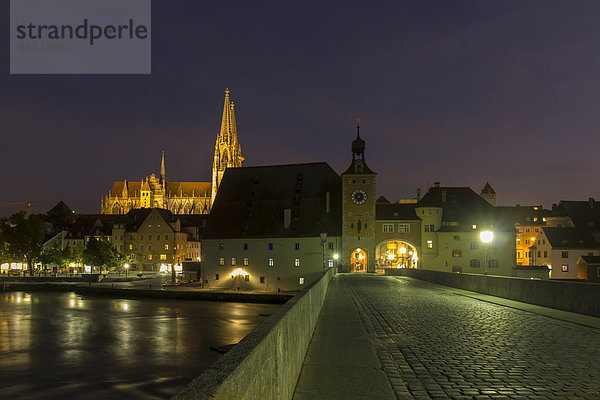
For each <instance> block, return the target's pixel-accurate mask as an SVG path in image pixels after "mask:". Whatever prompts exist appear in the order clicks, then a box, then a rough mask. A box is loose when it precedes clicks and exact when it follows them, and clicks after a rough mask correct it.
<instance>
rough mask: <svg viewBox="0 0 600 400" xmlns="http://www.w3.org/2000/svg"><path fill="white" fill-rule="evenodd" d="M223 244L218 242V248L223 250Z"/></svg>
mask: <svg viewBox="0 0 600 400" xmlns="http://www.w3.org/2000/svg"><path fill="white" fill-rule="evenodd" d="M224 249H225V244H224V243H223V242H221V243H219V250H224Z"/></svg>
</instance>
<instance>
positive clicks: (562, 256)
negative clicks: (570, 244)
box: [560, 251, 569, 258]
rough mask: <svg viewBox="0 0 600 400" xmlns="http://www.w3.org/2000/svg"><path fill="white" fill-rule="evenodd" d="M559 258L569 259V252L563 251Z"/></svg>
mask: <svg viewBox="0 0 600 400" xmlns="http://www.w3.org/2000/svg"><path fill="white" fill-rule="evenodd" d="M560 256H561V258H569V252H568V251H563V252H561V253H560Z"/></svg>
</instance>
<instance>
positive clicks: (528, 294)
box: [385, 269, 600, 317]
mask: <svg viewBox="0 0 600 400" xmlns="http://www.w3.org/2000/svg"><path fill="white" fill-rule="evenodd" d="M385 273H386V275H401V276H408V277H411V278H415V279H420V280H424V281H428V282H432V283H437V284H439V285H444V286H450V287H455V288H459V289H464V290H470V291H472V292H478V293H484V294H489V295H492V296H498V297H503V298H506V299H511V300H516V301H522V302H524V303H530V304H535V305H538V306H544V307H550V308H555V309H558V310H565V311H570V312H576V313H579V314H585V315H591V316H594V317H600V301H599V300H598V299H600V284H597V283H585V282H573V281H557V280H554V281H551V280H537V279H524V278H514V277H504V276H492V275H487V276H486V275H479V274H456V273H451V272H438V271H429V270H423V269H386V270H385Z"/></svg>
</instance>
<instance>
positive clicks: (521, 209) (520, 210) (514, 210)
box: [496, 205, 550, 226]
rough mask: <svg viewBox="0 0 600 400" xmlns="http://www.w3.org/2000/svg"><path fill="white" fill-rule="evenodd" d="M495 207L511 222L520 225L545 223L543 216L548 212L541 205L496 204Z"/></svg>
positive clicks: (548, 212)
mask: <svg viewBox="0 0 600 400" xmlns="http://www.w3.org/2000/svg"><path fill="white" fill-rule="evenodd" d="M496 209H497V210H498V211H499V212H500V214H502V215H503V216H505V217H506V218H507V219H509V220H510V221H512V222H513V223H515V224H520V225H540V226H541V225H545V224H546V223H545V222H544V217H547V216H548V215H549V214H550V211H549V210H544V208H543V207H542V206H521V205H516V206H498V207H496ZM536 218H537V221H535V219H536Z"/></svg>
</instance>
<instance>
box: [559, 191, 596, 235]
mask: <svg viewBox="0 0 600 400" xmlns="http://www.w3.org/2000/svg"><path fill="white" fill-rule="evenodd" d="M550 216H552V217H570V218H571V221H573V224H574V225H575V226H576V227H579V228H586V229H590V230H592V231H600V203H598V202H596V201H595V200H594V199H593V198H590V199H589V200H588V201H565V200H561V201H560V203H558V205H553V206H552V212H551V215H550Z"/></svg>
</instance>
